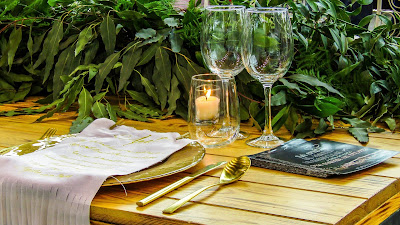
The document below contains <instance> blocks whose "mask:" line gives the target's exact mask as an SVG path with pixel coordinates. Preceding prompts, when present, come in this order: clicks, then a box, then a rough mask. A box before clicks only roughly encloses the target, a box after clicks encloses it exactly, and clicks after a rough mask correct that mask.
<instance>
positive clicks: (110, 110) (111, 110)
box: [106, 102, 118, 122]
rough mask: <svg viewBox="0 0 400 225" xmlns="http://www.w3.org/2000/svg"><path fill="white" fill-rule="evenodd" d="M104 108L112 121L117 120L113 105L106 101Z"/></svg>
mask: <svg viewBox="0 0 400 225" xmlns="http://www.w3.org/2000/svg"><path fill="white" fill-rule="evenodd" d="M106 109H107V112H108V115H109V116H110V119H111V120H112V121H114V122H117V120H118V118H117V111H116V110H115V109H114V108H113V106H112V105H111V104H110V103H109V102H107V104H106Z"/></svg>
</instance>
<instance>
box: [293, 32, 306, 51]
mask: <svg viewBox="0 0 400 225" xmlns="http://www.w3.org/2000/svg"><path fill="white" fill-rule="evenodd" d="M296 34H297V36H298V37H299V41H300V42H301V43H302V44H303V45H304V47H306V50H307V48H308V40H307V38H306V37H304V35H303V34H301V33H300V32H296Z"/></svg>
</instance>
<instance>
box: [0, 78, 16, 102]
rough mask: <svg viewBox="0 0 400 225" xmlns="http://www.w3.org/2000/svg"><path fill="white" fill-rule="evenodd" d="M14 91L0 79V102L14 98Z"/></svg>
mask: <svg viewBox="0 0 400 225" xmlns="http://www.w3.org/2000/svg"><path fill="white" fill-rule="evenodd" d="M15 92H16V91H15V89H14V87H13V86H12V85H10V84H9V83H7V82H6V81H5V80H3V79H1V78H0V102H7V101H10V100H12V99H13V98H14V95H15Z"/></svg>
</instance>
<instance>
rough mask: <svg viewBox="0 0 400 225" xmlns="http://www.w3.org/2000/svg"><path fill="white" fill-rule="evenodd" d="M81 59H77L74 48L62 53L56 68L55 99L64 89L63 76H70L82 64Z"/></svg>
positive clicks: (54, 79) (54, 80) (54, 78)
mask: <svg viewBox="0 0 400 225" xmlns="http://www.w3.org/2000/svg"><path fill="white" fill-rule="evenodd" d="M80 59H81V57H80V56H79V57H75V55H74V49H73V47H72V46H71V47H69V48H67V49H65V50H64V51H62V52H61V54H60V56H59V57H58V61H57V63H56V65H55V66H54V76H53V99H56V98H57V97H58V94H59V93H60V91H61V89H62V88H63V87H64V84H63V82H62V81H61V76H63V75H69V74H70V73H71V72H72V71H74V70H75V68H76V67H78V66H79V64H80Z"/></svg>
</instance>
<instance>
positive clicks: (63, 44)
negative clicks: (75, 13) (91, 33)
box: [58, 34, 79, 51]
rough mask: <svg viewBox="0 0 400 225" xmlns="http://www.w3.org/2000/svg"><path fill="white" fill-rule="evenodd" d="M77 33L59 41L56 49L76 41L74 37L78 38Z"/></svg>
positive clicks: (66, 46)
mask: <svg viewBox="0 0 400 225" xmlns="http://www.w3.org/2000/svg"><path fill="white" fill-rule="evenodd" d="M78 36H79V34H73V35H70V36H69V37H68V38H67V40H65V41H63V42H61V43H60V46H58V50H60V51H61V50H63V49H66V48H68V47H69V46H70V45H71V44H72V43H74V42H75V41H76V39H77V38H78Z"/></svg>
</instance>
